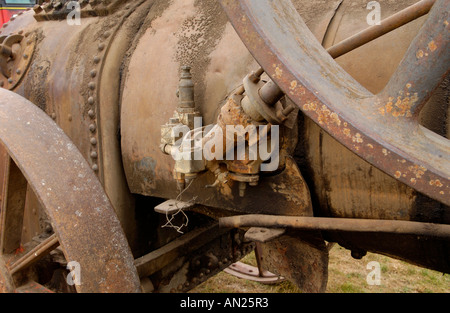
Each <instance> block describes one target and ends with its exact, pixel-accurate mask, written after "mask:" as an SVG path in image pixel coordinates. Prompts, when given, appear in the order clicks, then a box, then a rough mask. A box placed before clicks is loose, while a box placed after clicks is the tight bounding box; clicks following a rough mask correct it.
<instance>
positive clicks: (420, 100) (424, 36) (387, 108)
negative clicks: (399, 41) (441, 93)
mask: <svg viewBox="0 0 450 313" xmlns="http://www.w3.org/2000/svg"><path fill="white" fill-rule="evenodd" d="M449 11H450V2H449V1H445V0H441V1H437V2H436V3H435V5H434V6H433V8H432V9H431V11H430V15H429V17H428V19H427V21H426V22H425V24H424V26H423V27H422V29H421V31H420V33H419V34H418V35H417V36H416V38H415V39H414V41H413V42H412V43H411V45H410V47H409V49H408V51H407V52H406V54H405V57H404V58H403V60H402V61H401V63H400V65H399V66H398V68H397V70H396V72H395V73H394V75H393V76H392V78H391V80H390V81H389V83H388V84H387V86H386V88H385V89H384V90H383V91H382V92H381V94H380V100H381V103H380V106H381V107H380V110H384V112H385V113H390V114H389V115H393V116H394V117H407V118H410V117H413V118H417V116H418V114H419V113H420V110H421V109H422V107H423V106H424V104H425V103H426V102H427V101H428V99H429V98H430V96H431V94H432V92H433V91H434V90H435V89H436V88H437V87H438V86H439V85H440V84H441V82H442V80H443V79H444V78H445V77H446V75H447V73H448V70H449V67H448V65H449V64H450V47H449V42H450V32H449V28H450V26H449V21H448V12H449Z"/></svg>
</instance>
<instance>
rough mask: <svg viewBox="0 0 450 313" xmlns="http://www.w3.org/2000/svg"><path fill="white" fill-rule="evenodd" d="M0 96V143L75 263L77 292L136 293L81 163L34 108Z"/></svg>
mask: <svg viewBox="0 0 450 313" xmlns="http://www.w3.org/2000/svg"><path fill="white" fill-rule="evenodd" d="M0 94H1V97H0V125H1V126H0V139H1V141H2V143H3V144H4V145H5V147H6V149H7V151H8V153H9V155H10V156H11V158H12V159H13V160H14V162H15V163H16V164H17V165H18V167H19V168H20V170H21V172H22V173H23V174H24V176H25V177H26V179H27V181H28V183H29V184H30V186H31V187H32V190H33V191H34V193H35V194H36V195H37V196H38V199H39V200H40V202H41V204H42V206H43V207H44V208H45V209H46V211H47V214H48V215H49V217H50V219H51V221H52V223H53V227H54V230H55V233H56V235H57V238H58V241H59V243H60V245H61V247H62V248H63V251H64V255H65V257H66V259H67V260H68V262H70V261H75V262H78V263H79V264H80V268H81V271H82V274H83V276H82V284H81V285H80V286H77V290H78V291H79V292H138V291H139V278H138V276H137V273H136V269H135V267H134V262H133V257H132V255H131V251H130V248H129V246H128V243H127V241H126V238H125V236H124V234H123V230H122V228H121V225H120V223H119V221H118V219H117V217H116V215H115V213H114V210H113V209H112V207H111V204H110V202H109V200H108V197H107V196H106V195H105V193H104V191H103V188H102V186H101V184H100V182H99V181H98V179H97V178H96V177H95V174H94V172H93V171H92V170H91V169H90V167H89V166H88V164H87V163H86V161H85V159H84V158H83V157H82V156H81V154H80V153H79V152H78V150H77V149H76V147H75V146H74V144H73V143H72V142H71V141H70V140H69V139H68V138H67V136H66V135H65V134H64V133H63V132H62V130H61V129H60V128H58V127H57V126H56V124H55V123H54V122H53V121H52V120H51V119H50V118H49V117H48V116H46V115H45V113H44V112H42V111H41V110H40V109H39V108H37V107H36V106H35V105H33V104H32V103H30V102H28V101H27V100H25V99H23V98H21V97H20V96H18V95H16V94H14V93H12V92H9V91H6V90H0ZM42 160H45V162H42ZM49 164H51V166H49ZM2 203H4V201H2ZM4 208H5V207H3V210H4ZM6 209H7V208H6ZM4 214H5V212H4V211H2V215H4ZM2 231H3V229H2ZM51 246H54V245H53V241H51Z"/></svg>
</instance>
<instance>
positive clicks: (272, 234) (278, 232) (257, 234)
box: [244, 227, 286, 243]
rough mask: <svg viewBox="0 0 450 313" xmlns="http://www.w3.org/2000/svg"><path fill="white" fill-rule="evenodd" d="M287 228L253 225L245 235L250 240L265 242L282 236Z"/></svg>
mask: <svg viewBox="0 0 450 313" xmlns="http://www.w3.org/2000/svg"><path fill="white" fill-rule="evenodd" d="M285 232H286V230H285V229H284V228H263V227H252V228H250V229H249V230H248V231H247V232H246V233H245V235H244V238H245V239H247V240H250V241H255V242H261V243H265V242H268V241H271V240H273V239H276V238H278V237H280V236H282V235H283V234H284V233H285Z"/></svg>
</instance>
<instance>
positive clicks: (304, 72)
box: [220, 0, 450, 204]
mask: <svg viewBox="0 0 450 313" xmlns="http://www.w3.org/2000/svg"><path fill="white" fill-rule="evenodd" d="M220 2H221V3H222V5H223V7H224V9H225V11H226V12H227V14H228V16H229V18H230V20H231V21H232V23H233V26H234V27H235V29H236V30H237V32H238V33H239V35H240V36H241V38H242V40H243V41H244V43H245V44H246V46H247V48H248V49H249V50H250V51H251V52H252V54H253V56H254V57H255V58H256V59H257V60H258V62H259V63H260V64H261V65H262V66H263V67H264V69H265V70H266V72H267V73H268V74H270V76H271V78H272V79H273V80H274V81H275V82H276V83H277V84H278V86H279V87H280V88H281V89H282V90H283V91H284V92H285V94H286V95H287V96H288V97H290V98H291V99H292V100H293V101H294V102H295V103H296V104H297V105H298V106H299V108H300V109H301V110H302V111H303V112H304V113H305V114H306V115H307V116H309V117H310V118H311V119H313V120H314V121H315V122H316V123H318V124H319V125H320V126H321V127H322V128H323V129H325V130H326V131H327V132H328V133H330V134H331V135H332V136H333V137H334V138H336V139H337V140H338V141H339V142H341V143H342V144H344V145H345V146H346V147H347V148H349V149H350V150H352V151H353V152H355V153H356V154H358V155H359V156H360V157H362V158H363V159H365V160H366V161H368V162H370V163H371V164H373V165H374V166H376V167H378V168H380V169H382V170H383V171H385V172H386V173H387V174H389V175H391V176H392V177H395V178H396V179H398V180H400V181H402V182H403V183H405V184H407V185H409V186H411V187H412V188H414V189H416V190H418V191H420V192H422V193H424V194H426V195H428V196H430V197H432V198H434V199H436V200H438V201H440V202H442V203H445V204H450V197H449V196H448V195H449V192H450V181H449V177H450V168H449V164H450V156H449V153H448V150H447V149H448V140H447V139H445V138H440V137H437V136H434V135H432V134H428V132H427V131H426V130H424V129H422V128H420V127H419V125H418V122H417V120H416V119H414V118H412V117H413V112H412V111H411V109H413V108H414V107H415V106H414V103H423V102H424V101H425V100H426V99H427V98H428V97H429V95H430V93H431V91H432V90H434V89H435V88H436V87H437V85H438V84H439V83H440V82H441V81H442V80H443V78H444V77H445V75H446V73H447V72H448V64H449V63H450V60H449V54H450V53H449V51H450V50H449V49H448V43H449V38H448V36H449V32H448V27H449V26H448V21H447V17H446V15H445V12H448V10H449V8H448V6H449V5H450V4H449V3H448V1H438V2H437V3H436V4H435V5H434V6H433V9H432V10H431V12H430V17H429V18H428V20H427V22H426V24H425V26H424V28H422V30H421V32H420V33H419V34H418V36H417V37H416V40H415V41H414V42H413V43H412V44H411V47H410V49H409V50H408V52H407V53H406V56H407V60H406V61H405V62H404V63H403V64H404V66H400V67H399V69H398V70H397V76H398V75H399V76H404V77H405V79H403V80H397V82H398V84H394V81H393V82H392V83H391V84H390V85H388V88H387V89H386V90H389V87H392V88H393V90H392V92H388V93H389V97H392V99H393V100H394V102H393V105H394V106H393V107H392V106H389V103H390V102H387V104H386V103H385V102H384V101H383V99H384V98H383V95H380V96H374V95H373V94H371V93H370V92H369V91H367V90H366V89H365V88H364V87H362V86H361V85H360V84H358V83H357V82H356V81H355V80H354V79H353V78H351V77H350V76H349V75H348V74H347V73H345V72H344V71H343V70H342V68H340V67H339V66H338V65H337V64H336V63H335V62H334V61H333V60H332V59H331V57H330V56H329V55H328V54H327V53H326V52H325V50H324V49H323V48H322V47H321V46H320V45H319V44H318V43H317V41H316V39H315V38H314V37H313V36H312V35H311V33H310V31H309V29H308V28H307V27H306V25H305V24H304V23H303V21H302V20H301V18H300V16H298V14H297V12H296V11H295V8H294V7H293V6H292V4H291V3H290V1H276V2H269V1H264V2H261V1H238V2H236V1H227V0H223V1H220ZM436 25H440V27H435V26H436ZM420 51H422V54H421V53H420ZM417 53H418V54H417ZM408 78H409V79H408ZM416 79H417V80H416ZM419 81H421V82H423V81H424V82H426V84H423V83H421V84H419V83H418V82H419ZM399 84H402V85H401V86H400V85H399ZM411 87H412V88H413V89H412V90H410V88H411ZM400 93H401V94H400ZM408 93H410V95H408ZM416 93H417V94H416ZM403 95H404V96H403ZM414 95H416V96H414ZM416 97H418V98H417V100H414V99H416ZM386 100H388V99H386ZM392 108H393V109H392ZM383 109H384V114H383ZM387 110H389V113H391V112H392V113H394V114H395V115H394V116H392V114H386V111H387ZM385 115H386V116H385ZM387 115H391V116H387ZM392 117H393V118H392ZM429 137H432V138H433V139H431V140H430V139H429Z"/></svg>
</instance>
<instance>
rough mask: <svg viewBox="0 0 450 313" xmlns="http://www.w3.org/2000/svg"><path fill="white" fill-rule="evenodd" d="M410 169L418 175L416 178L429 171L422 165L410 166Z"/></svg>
mask: <svg viewBox="0 0 450 313" xmlns="http://www.w3.org/2000/svg"><path fill="white" fill-rule="evenodd" d="M408 169H409V170H410V171H411V172H412V173H413V174H414V175H415V176H416V178H422V176H423V174H425V172H426V171H427V169H426V168H425V167H423V166H420V165H414V166H410V167H408Z"/></svg>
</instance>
